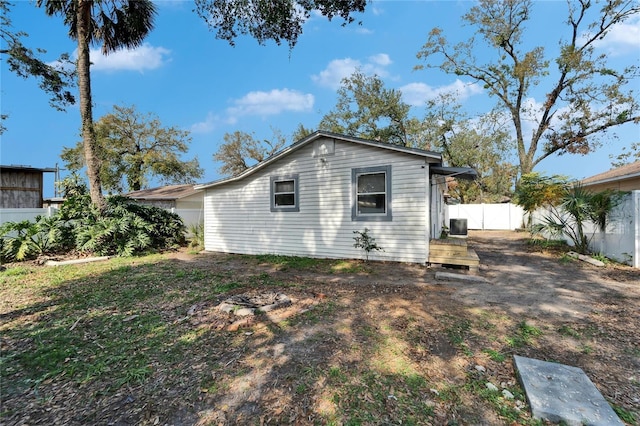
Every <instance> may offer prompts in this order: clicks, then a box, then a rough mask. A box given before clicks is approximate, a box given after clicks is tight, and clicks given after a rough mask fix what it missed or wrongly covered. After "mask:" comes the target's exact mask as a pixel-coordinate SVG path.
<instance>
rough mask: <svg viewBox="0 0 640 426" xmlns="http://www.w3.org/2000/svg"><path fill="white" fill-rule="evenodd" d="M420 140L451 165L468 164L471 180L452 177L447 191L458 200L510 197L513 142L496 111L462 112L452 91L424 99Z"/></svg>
mask: <svg viewBox="0 0 640 426" xmlns="http://www.w3.org/2000/svg"><path fill="white" fill-rule="evenodd" d="M423 127H424V129H423V133H424V136H423V137H422V139H424V140H425V141H427V146H421V147H424V148H428V149H435V150H436V151H439V152H441V153H442V157H443V159H444V161H445V163H446V164H447V165H448V166H451V167H471V168H472V169H474V170H475V171H476V172H477V178H476V179H475V180H473V181H469V180H462V179H456V181H455V182H451V183H449V185H448V186H449V187H448V191H449V194H450V195H451V196H452V197H453V198H454V199H456V200H459V201H460V202H461V203H474V202H475V203H486V202H503V201H504V200H505V199H507V198H511V196H512V193H513V185H514V182H515V178H516V175H517V169H516V167H515V166H514V165H513V164H511V158H510V157H512V154H511V153H512V152H513V143H512V141H511V139H510V136H509V134H508V133H507V132H506V131H505V127H506V124H505V119H504V117H503V116H502V115H500V114H498V113H496V112H490V113H488V114H484V115H482V116H480V117H472V116H469V115H468V114H466V113H465V112H464V111H463V109H462V105H461V104H460V103H459V98H458V97H457V96H456V94H454V93H448V94H442V95H440V96H438V97H436V98H435V99H432V100H430V101H428V102H427V115H426V117H425V119H424V123H423Z"/></svg>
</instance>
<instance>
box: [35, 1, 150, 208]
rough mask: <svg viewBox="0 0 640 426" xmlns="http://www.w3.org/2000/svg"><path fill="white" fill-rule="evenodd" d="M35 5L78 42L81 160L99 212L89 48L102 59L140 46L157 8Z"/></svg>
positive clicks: (68, 3)
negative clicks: (96, 47)
mask: <svg viewBox="0 0 640 426" xmlns="http://www.w3.org/2000/svg"><path fill="white" fill-rule="evenodd" d="M36 4H37V6H38V7H44V9H45V13H46V14H47V15H49V16H52V15H60V16H62V17H63V19H64V23H65V25H66V26H68V27H69V37H71V39H73V40H76V41H77V42H78V62H77V64H76V68H77V74H78V90H79V97H80V118H81V120H82V141H83V145H84V157H85V164H86V166H87V176H88V179H89V192H90V194H91V202H92V203H93V204H95V205H96V206H97V207H98V208H99V209H100V210H101V211H102V210H104V208H105V207H106V202H105V199H104V195H103V194H102V185H101V182H100V158H98V157H97V156H96V135H95V129H94V127H93V110H92V98H91V72H90V66H91V59H90V57H89V46H90V45H91V44H101V47H102V53H103V54H104V55H107V54H109V53H111V52H115V51H116V50H118V49H121V48H129V49H131V48H135V47H138V46H140V44H142V41H143V40H144V38H145V37H146V36H147V34H148V33H149V32H150V31H151V30H152V29H153V18H154V17H155V15H156V7H155V6H154V4H153V3H152V2H151V1H150V0H37V2H36Z"/></svg>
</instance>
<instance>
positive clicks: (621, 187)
mask: <svg viewBox="0 0 640 426" xmlns="http://www.w3.org/2000/svg"><path fill="white" fill-rule="evenodd" d="M584 186H585V188H587V189H589V191H592V192H599V191H604V190H605V189H612V190H617V191H635V190H638V189H640V176H638V177H635V178H632V179H625V180H614V181H610V182H600V183H594V184H588V185H587V184H585V185H584Z"/></svg>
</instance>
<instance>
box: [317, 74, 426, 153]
mask: <svg viewBox="0 0 640 426" xmlns="http://www.w3.org/2000/svg"><path fill="white" fill-rule="evenodd" d="M409 110H410V105H409V104H407V103H405V102H403V101H402V93H401V92H400V91H399V90H396V89H386V88H385V87H384V82H383V81H382V79H380V77H378V76H376V75H374V76H366V75H365V74H364V73H362V72H361V71H360V70H356V71H355V72H354V73H353V74H352V75H351V76H350V77H346V78H344V79H343V80H342V84H341V87H340V88H339V89H338V103H337V104H336V106H335V108H334V109H333V110H332V111H330V112H329V113H328V114H326V115H325V116H324V117H322V120H321V121H320V124H319V125H318V127H319V128H320V129H322V130H327V131H330V132H334V133H342V134H346V135H350V136H357V137H360V138H364V139H370V140H377V141H381V142H386V143H390V144H395V145H402V146H412V145H415V144H417V143H422V141H413V140H410V135H409V131H408V127H409V122H410V119H409Z"/></svg>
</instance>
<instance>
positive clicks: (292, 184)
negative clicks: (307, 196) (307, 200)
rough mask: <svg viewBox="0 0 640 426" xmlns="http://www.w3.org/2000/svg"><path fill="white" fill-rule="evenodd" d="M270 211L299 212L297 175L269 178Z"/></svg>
mask: <svg viewBox="0 0 640 426" xmlns="http://www.w3.org/2000/svg"><path fill="white" fill-rule="evenodd" d="M270 192H271V211H272V212H297V211H300V200H299V194H298V175H297V174H296V175H290V176H272V177H271V191H270Z"/></svg>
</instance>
